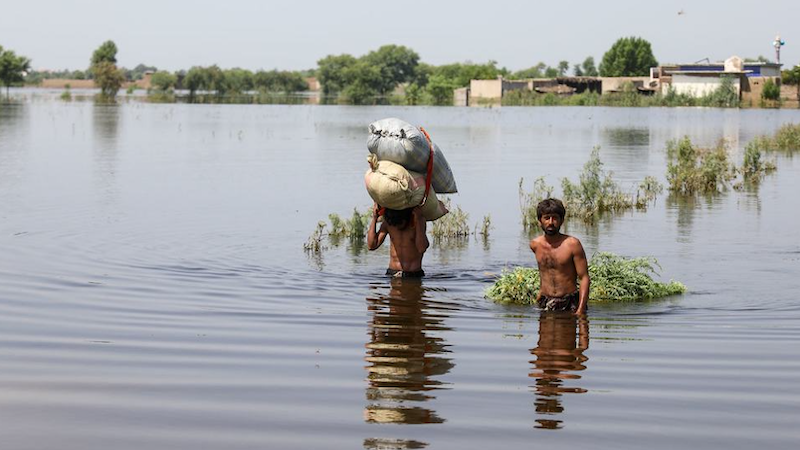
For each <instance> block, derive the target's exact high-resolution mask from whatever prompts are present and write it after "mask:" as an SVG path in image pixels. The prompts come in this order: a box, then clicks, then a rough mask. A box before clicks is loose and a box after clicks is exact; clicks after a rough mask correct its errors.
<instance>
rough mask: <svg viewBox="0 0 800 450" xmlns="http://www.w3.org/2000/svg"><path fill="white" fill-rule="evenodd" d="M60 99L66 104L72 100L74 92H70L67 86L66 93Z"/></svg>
mask: <svg viewBox="0 0 800 450" xmlns="http://www.w3.org/2000/svg"><path fill="white" fill-rule="evenodd" d="M60 98H61V100H64V101H65V102H68V101H71V100H72V92H71V91H70V90H69V85H67V87H66V88H65V89H64V92H62V93H61V96H60Z"/></svg>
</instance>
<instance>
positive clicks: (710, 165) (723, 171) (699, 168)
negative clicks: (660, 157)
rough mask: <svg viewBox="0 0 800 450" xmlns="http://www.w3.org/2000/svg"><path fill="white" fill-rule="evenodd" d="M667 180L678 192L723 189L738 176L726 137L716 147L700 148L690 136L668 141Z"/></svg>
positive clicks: (711, 191) (693, 192)
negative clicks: (729, 155)
mask: <svg viewBox="0 0 800 450" xmlns="http://www.w3.org/2000/svg"><path fill="white" fill-rule="evenodd" d="M667 159H668V161H667V182H668V183H669V189H670V190H671V191H673V192H676V193H678V194H684V195H690V194H695V193H715V192H721V191H723V190H724V189H725V188H726V187H727V185H728V183H729V182H730V181H731V180H732V179H733V178H734V177H735V176H736V168H735V167H734V166H733V165H732V164H731V163H730V162H729V160H728V149H727V148H726V146H725V143H724V141H721V142H720V143H719V144H718V145H717V146H716V147H714V148H710V149H706V148H698V147H695V146H694V145H693V144H692V141H691V140H690V139H689V137H688V136H687V137H684V138H683V139H681V140H680V141H669V142H667Z"/></svg>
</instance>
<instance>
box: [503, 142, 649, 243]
mask: <svg viewBox="0 0 800 450" xmlns="http://www.w3.org/2000/svg"><path fill="white" fill-rule="evenodd" d="M612 175H613V174H612V173H610V172H606V171H605V169H603V162H602V161H601V160H600V148H599V147H595V148H594V149H592V153H591V155H590V157H589V160H588V161H587V162H586V164H584V166H583V172H581V174H580V175H579V178H578V182H577V183H576V182H572V181H570V180H569V179H568V178H563V179H562V180H561V190H562V199H561V200H562V201H563V202H564V206H565V207H566V209H567V217H579V218H580V219H582V220H583V221H585V222H589V223H591V222H593V221H594V219H595V218H596V217H597V216H598V215H600V214H602V213H605V212H618V211H624V210H628V209H631V208H637V209H646V208H647V206H648V205H649V204H650V203H652V202H653V201H655V199H656V197H657V196H658V194H660V193H661V192H662V191H663V186H662V185H661V183H659V182H658V180H656V179H655V178H654V177H652V176H648V177H646V178H645V179H644V180H643V181H642V182H641V183H640V184H639V189H638V190H637V191H636V194H635V195H633V194H631V193H628V192H624V191H623V190H622V188H621V187H620V186H619V184H617V182H615V181H614V179H613V177H612ZM522 185H523V180H520V183H519V197H520V208H521V210H522V225H523V227H524V228H525V229H526V230H529V229H536V228H538V226H539V221H538V218H537V217H536V207H537V205H538V204H539V202H540V201H542V200H544V199H545V198H549V197H552V194H553V188H552V186H548V185H547V183H546V182H545V181H544V178H538V179H536V181H535V182H534V186H533V191H532V192H530V193H528V192H525V191H524V189H523V187H522Z"/></svg>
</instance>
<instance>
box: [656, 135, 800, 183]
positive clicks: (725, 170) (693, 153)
mask: <svg viewBox="0 0 800 450" xmlns="http://www.w3.org/2000/svg"><path fill="white" fill-rule="evenodd" d="M789 127H790V128H785V127H784V128H782V129H785V130H787V131H784V132H783V135H782V138H783V139H786V134H790V133H791V126H789ZM798 137H800V136H798ZM774 139H775V138H767V137H760V138H757V139H755V140H754V141H752V142H750V143H749V144H747V146H746V147H745V150H744V157H743V160H742V165H741V166H740V167H736V164H734V163H733V162H731V161H730V155H729V153H730V152H729V149H728V147H727V145H726V143H725V141H720V142H719V143H718V144H717V145H716V146H715V147H713V148H701V147H698V146H696V145H694V144H693V143H692V141H691V140H690V139H689V138H688V137H684V138H683V139H681V140H678V141H669V142H668V143H667V158H668V161H667V181H668V182H669V189H670V191H671V192H673V193H675V194H680V195H694V194H714V193H719V192H723V191H724V190H725V189H727V187H728V186H729V185H730V184H731V183H732V182H733V180H734V179H736V178H737V176H741V180H740V181H738V182H736V183H733V187H734V188H735V189H741V187H742V186H743V184H744V183H747V184H751V185H752V184H755V183H758V182H760V181H761V179H762V178H763V177H764V175H766V174H768V173H770V172H772V171H774V170H775V169H776V165H775V163H774V162H772V161H765V160H764V155H763V151H762V149H764V148H769V146H770V145H773V144H770V141H773V140H774Z"/></svg>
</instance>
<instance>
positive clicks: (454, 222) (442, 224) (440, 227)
mask: <svg viewBox="0 0 800 450" xmlns="http://www.w3.org/2000/svg"><path fill="white" fill-rule="evenodd" d="M442 202H443V203H444V205H445V207H446V208H447V210H448V211H450V212H449V213H447V214H445V215H444V216H442V217H441V218H439V219H438V220H435V221H434V222H433V226H432V227H431V235H432V236H433V237H434V239H465V238H467V237H469V235H470V234H471V230H470V227H469V214H468V213H466V212H464V211H463V210H462V209H461V206H456V207H455V208H452V207H451V205H450V203H451V202H450V199H449V198H445V199H443V200H442Z"/></svg>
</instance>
